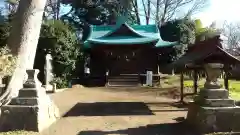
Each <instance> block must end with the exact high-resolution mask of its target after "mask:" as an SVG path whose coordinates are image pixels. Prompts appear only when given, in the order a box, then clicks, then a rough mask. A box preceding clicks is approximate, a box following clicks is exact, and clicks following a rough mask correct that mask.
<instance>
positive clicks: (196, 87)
mask: <svg viewBox="0 0 240 135" xmlns="http://www.w3.org/2000/svg"><path fill="white" fill-rule="evenodd" d="M197 79H198V78H197V70H196V69H194V70H193V88H194V94H197V89H198V80H197Z"/></svg>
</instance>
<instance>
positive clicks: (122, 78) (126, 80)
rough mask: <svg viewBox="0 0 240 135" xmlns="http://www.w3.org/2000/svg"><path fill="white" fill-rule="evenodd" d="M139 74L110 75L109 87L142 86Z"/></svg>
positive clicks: (108, 78)
mask: <svg viewBox="0 0 240 135" xmlns="http://www.w3.org/2000/svg"><path fill="white" fill-rule="evenodd" d="M140 85H141V83H140V78H139V75H138V74H121V75H110V76H108V77H107V83H106V86H107V87H136V86H140Z"/></svg>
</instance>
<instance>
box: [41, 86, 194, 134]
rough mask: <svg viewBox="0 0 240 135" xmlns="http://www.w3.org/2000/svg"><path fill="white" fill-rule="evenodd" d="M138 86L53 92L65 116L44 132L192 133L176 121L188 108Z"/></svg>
mask: <svg viewBox="0 0 240 135" xmlns="http://www.w3.org/2000/svg"><path fill="white" fill-rule="evenodd" d="M139 89H140V88H136V89H132V90H131V89H128V88H125V89H111V90H110V89H108V88H72V89H68V90H66V91H64V92H60V93H56V94H52V95H51V97H52V99H53V100H54V102H55V103H56V104H57V106H58V107H59V109H60V112H61V115H62V118H61V119H59V120H58V121H57V122H56V123H55V124H53V125H52V126H51V127H50V128H49V129H47V130H46V131H44V132H43V133H42V135H107V134H111V135H113V134H115V135H118V134H124V135H126V134H127V135H163V134H164V135H184V134H186V135H188V134H189V135H190V133H186V132H187V130H185V128H184V126H183V124H178V123H177V122H176V119H177V120H178V119H179V118H181V117H185V116H186V109H184V108H179V107H177V106H178V104H177V103H175V102H176V100H173V99H169V98H165V97H159V96H157V95H155V94H153V93H154V92H153V93H151V92H150V94H149V92H146V91H149V90H143V91H144V92H145V93H146V94H144V92H142V90H139ZM153 90H154V89H153ZM153 90H152V91H153ZM193 135H195V134H193Z"/></svg>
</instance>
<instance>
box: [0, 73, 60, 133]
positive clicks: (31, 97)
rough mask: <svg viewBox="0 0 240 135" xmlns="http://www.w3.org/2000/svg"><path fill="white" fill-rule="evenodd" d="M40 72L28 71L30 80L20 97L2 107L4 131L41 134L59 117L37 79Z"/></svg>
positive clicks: (0, 121) (21, 91)
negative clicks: (26, 131)
mask: <svg viewBox="0 0 240 135" xmlns="http://www.w3.org/2000/svg"><path fill="white" fill-rule="evenodd" d="M38 72H39V70H27V74H28V79H27V81H26V82H25V83H24V84H23V88H22V89H20V90H19V95H18V96H17V97H16V98H13V99H12V101H11V102H10V104H8V105H5V106H2V108H1V112H2V114H1V117H0V124H1V125H0V128H1V129H2V130H28V131H37V132H41V131H42V130H44V129H45V128H47V127H49V126H50V125H51V124H52V123H53V122H54V121H56V119H57V118H58V117H59V110H58V108H57V107H56V106H55V104H54V103H53V102H52V101H51V99H50V98H49V96H48V95H47V94H46V91H45V89H44V88H43V87H41V83H40V81H39V80H38V79H37V74H38Z"/></svg>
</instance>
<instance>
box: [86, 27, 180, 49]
mask: <svg viewBox="0 0 240 135" xmlns="http://www.w3.org/2000/svg"><path fill="white" fill-rule="evenodd" d="M156 42H157V44H156V45H155V47H166V46H173V45H176V44H177V43H176V42H167V41H163V40H162V39H161V36H160V32H159V30H158V27H157V26H156V25H131V26H129V25H128V24H127V23H118V24H117V25H107V26H91V32H90V35H89V37H88V39H87V40H86V41H85V43H84V46H85V47H86V48H91V47H92V45H91V43H93V44H94V45H96V44H105V45H114V44H118V45H132V44H146V43H156Z"/></svg>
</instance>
